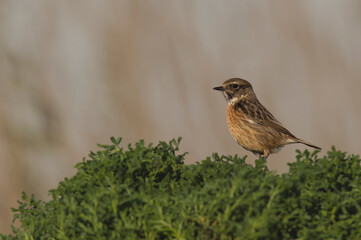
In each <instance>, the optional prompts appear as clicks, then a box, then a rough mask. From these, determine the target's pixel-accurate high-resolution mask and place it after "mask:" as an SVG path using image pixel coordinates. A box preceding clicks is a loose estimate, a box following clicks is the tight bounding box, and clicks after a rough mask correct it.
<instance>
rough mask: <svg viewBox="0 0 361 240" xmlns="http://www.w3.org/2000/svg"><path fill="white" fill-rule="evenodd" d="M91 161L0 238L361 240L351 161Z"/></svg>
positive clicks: (360, 199) (167, 152)
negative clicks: (277, 166) (273, 165)
mask: <svg viewBox="0 0 361 240" xmlns="http://www.w3.org/2000/svg"><path fill="white" fill-rule="evenodd" d="M111 140H112V142H113V144H112V145H99V146H100V147H102V148H103V149H104V150H102V151H98V152H97V153H93V152H91V153H90V155H89V157H90V160H85V159H83V161H82V162H80V163H78V164H77V165H76V168H77V169H78V172H77V173H76V175H75V176H73V177H72V178H70V179H67V178H66V179H65V180H64V181H62V182H60V183H59V186H58V188H56V189H53V190H50V194H51V196H52V200H50V201H48V202H44V201H39V200H35V198H34V196H31V197H28V196H27V195H26V194H25V193H23V195H22V201H19V206H18V208H16V209H12V211H13V212H14V220H19V221H20V223H21V226H22V228H21V229H16V228H15V227H13V234H12V235H8V236H4V235H2V238H3V239H157V240H158V239H187V240H189V239H361V166H360V162H361V161H360V158H359V156H354V155H350V156H346V153H343V152H340V151H336V150H335V148H334V147H333V148H332V150H331V151H330V152H328V154H327V156H325V157H323V158H318V157H317V151H315V152H314V153H312V154H311V153H310V152H308V151H307V150H305V151H304V152H303V153H301V152H300V151H297V153H298V155H297V156H296V159H297V160H296V161H295V162H293V163H290V164H289V166H290V170H289V173H286V174H282V175H278V174H276V173H275V172H272V171H269V170H268V168H267V166H266V163H265V162H263V161H262V160H256V165H255V166H251V165H249V164H246V163H245V157H243V158H239V157H237V155H236V156H219V155H218V154H213V155H212V157H207V158H206V160H203V161H201V162H199V163H196V164H193V165H185V164H184V162H183V160H184V157H185V154H180V155H177V154H176V152H177V151H178V145H179V142H180V139H178V141H176V140H172V141H170V142H169V143H168V144H167V143H165V142H160V143H159V144H158V145H157V146H152V145H151V144H150V145H148V146H146V145H145V144H144V141H140V142H138V143H136V144H135V146H134V147H132V146H131V145H129V146H128V149H127V150H123V149H122V148H120V147H119V146H118V145H119V143H120V141H121V139H120V138H119V139H115V138H111Z"/></svg>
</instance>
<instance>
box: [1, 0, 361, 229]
mask: <svg viewBox="0 0 361 240" xmlns="http://www.w3.org/2000/svg"><path fill="white" fill-rule="evenodd" d="M230 77H243V78H245V79H247V80H249V81H250V82H251V83H252V84H253V86H254V89H255V91H256V93H257V96H258V98H259V99H260V101H261V102H262V103H263V104H264V105H265V106H266V107H267V108H268V109H269V110H270V111H271V112H272V113H273V114H274V115H275V116H276V118H278V120H280V121H281V122H282V123H283V124H284V125H285V126H286V127H287V128H288V129H289V130H291V132H293V133H294V134H295V135H296V136H298V137H300V138H303V139H305V140H307V141H310V142H312V143H314V144H317V145H319V146H321V147H323V149H324V150H323V151H322V152H321V154H322V155H323V154H325V153H326V152H327V151H328V150H329V149H330V146H331V145H336V146H337V148H339V149H342V150H344V151H348V152H350V153H359V150H360V140H359V139H360V133H361V127H360V122H361V107H360V105H361V95H360V89H361V3H360V1H356V0H355V1H338V0H317V1H315V0H308V1H297V2H296V1H252V0H248V1H217V0H202V1H201V0H197V1H195V0H194V1H190V0H184V1H176V0H173V1H171V0H163V1H156V0H154V1H140V0H139V1H136V0H121V1H115V0H114V1H97V0H93V1H90V0H89V1H11V0H7V1H6V0H5V1H4V0H2V1H0V232H2V233H6V232H9V229H10V228H9V225H10V223H11V219H12V214H11V212H10V207H14V206H17V203H16V200H17V199H20V197H21V192H22V191H26V192H27V193H35V194H36V196H37V198H40V199H47V192H48V190H49V189H51V188H55V187H56V186H57V183H58V182H59V181H60V180H62V179H63V178H64V177H70V176H72V175H73V174H74V173H75V170H74V168H73V166H74V164H75V163H76V162H78V161H80V160H81V159H82V157H84V156H87V154H88V153H89V151H90V150H96V149H97V147H96V143H109V142H110V141H109V137H110V136H116V137H117V136H122V137H123V146H126V145H127V144H128V143H129V142H132V143H134V142H135V141H137V140H139V139H145V140H146V142H151V141H152V142H157V141H158V140H169V139H171V138H173V137H178V136H182V137H183V143H182V145H181V150H182V151H188V152H189V155H188V156H187V163H193V162H196V161H199V160H202V159H204V158H205V157H206V156H208V155H211V153H212V152H219V153H221V154H235V153H237V154H241V155H244V154H248V155H249V159H248V161H249V162H253V161H254V159H255V156H253V155H252V154H250V153H248V152H246V151H245V150H243V149H241V148H240V147H239V146H238V145H237V144H236V143H235V142H234V141H233V139H232V137H231V136H230V134H229V133H228V129H227V125H226V120H225V111H226V106H227V105H226V102H225V100H224V98H223V96H222V95H221V94H220V93H219V92H215V91H213V90H212V88H213V87H215V86H218V85H220V84H221V83H222V82H223V81H224V80H226V79H228V78H230ZM296 148H300V149H305V146H303V145H292V146H288V147H285V148H284V149H283V150H282V151H281V152H280V153H278V154H274V155H271V156H270V158H269V159H268V164H269V166H270V168H272V169H274V170H277V171H278V172H284V171H286V170H287V168H288V167H287V162H290V161H293V160H294V156H295V152H294V151H295V149H296Z"/></svg>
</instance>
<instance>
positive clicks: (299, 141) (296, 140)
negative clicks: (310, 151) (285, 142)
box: [295, 138, 322, 150]
mask: <svg viewBox="0 0 361 240" xmlns="http://www.w3.org/2000/svg"><path fill="white" fill-rule="evenodd" d="M295 142H298V143H303V144H305V145H307V146H309V147H313V148H316V149H318V150H322V148H320V147H317V146H316V145H313V144H312V143H309V142H306V141H303V140H302V139H298V138H297V139H295Z"/></svg>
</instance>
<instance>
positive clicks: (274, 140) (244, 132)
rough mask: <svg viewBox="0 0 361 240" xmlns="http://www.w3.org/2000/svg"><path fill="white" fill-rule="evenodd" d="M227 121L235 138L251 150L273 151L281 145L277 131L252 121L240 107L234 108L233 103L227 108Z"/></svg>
mask: <svg viewBox="0 0 361 240" xmlns="http://www.w3.org/2000/svg"><path fill="white" fill-rule="evenodd" d="M227 123H228V128H229V131H230V132H231V134H232V136H233V138H234V139H235V140H236V141H237V143H238V144H239V145H241V146H242V147H244V148H245V149H247V150H249V151H252V152H255V153H263V151H264V150H269V151H272V150H273V149H276V148H278V147H280V146H281V143H280V139H279V138H280V135H279V134H278V133H277V132H272V129H269V128H266V127H264V126H262V125H259V124H256V123H252V122H250V121H249V119H248V118H247V116H246V115H244V114H243V112H242V111H241V110H240V109H234V107H233V106H232V105H231V104H230V105H228V108H227Z"/></svg>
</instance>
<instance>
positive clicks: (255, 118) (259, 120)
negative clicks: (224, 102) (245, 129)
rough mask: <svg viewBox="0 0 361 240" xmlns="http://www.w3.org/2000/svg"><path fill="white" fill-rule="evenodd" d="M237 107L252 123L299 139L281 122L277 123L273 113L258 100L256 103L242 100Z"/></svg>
mask: <svg viewBox="0 0 361 240" xmlns="http://www.w3.org/2000/svg"><path fill="white" fill-rule="evenodd" d="M235 107H236V108H239V109H240V110H241V111H242V112H243V114H244V115H245V116H246V117H247V119H248V120H250V121H251V122H254V123H255V124H258V125H260V126H264V127H269V128H272V129H274V130H276V131H277V132H281V133H283V134H285V135H288V136H290V137H292V138H295V139H297V138H296V137H295V136H294V135H293V134H292V133H290V132H289V131H288V130H287V129H286V128H285V127H284V126H283V125H282V124H281V123H280V122H279V121H277V119H276V118H275V117H274V116H273V115H272V113H270V112H269V111H268V110H267V109H266V108H265V107H264V106H263V105H262V104H261V103H260V102H259V101H258V100H256V101H255V102H250V101H247V100H242V101H239V102H238V103H237V104H235Z"/></svg>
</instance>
